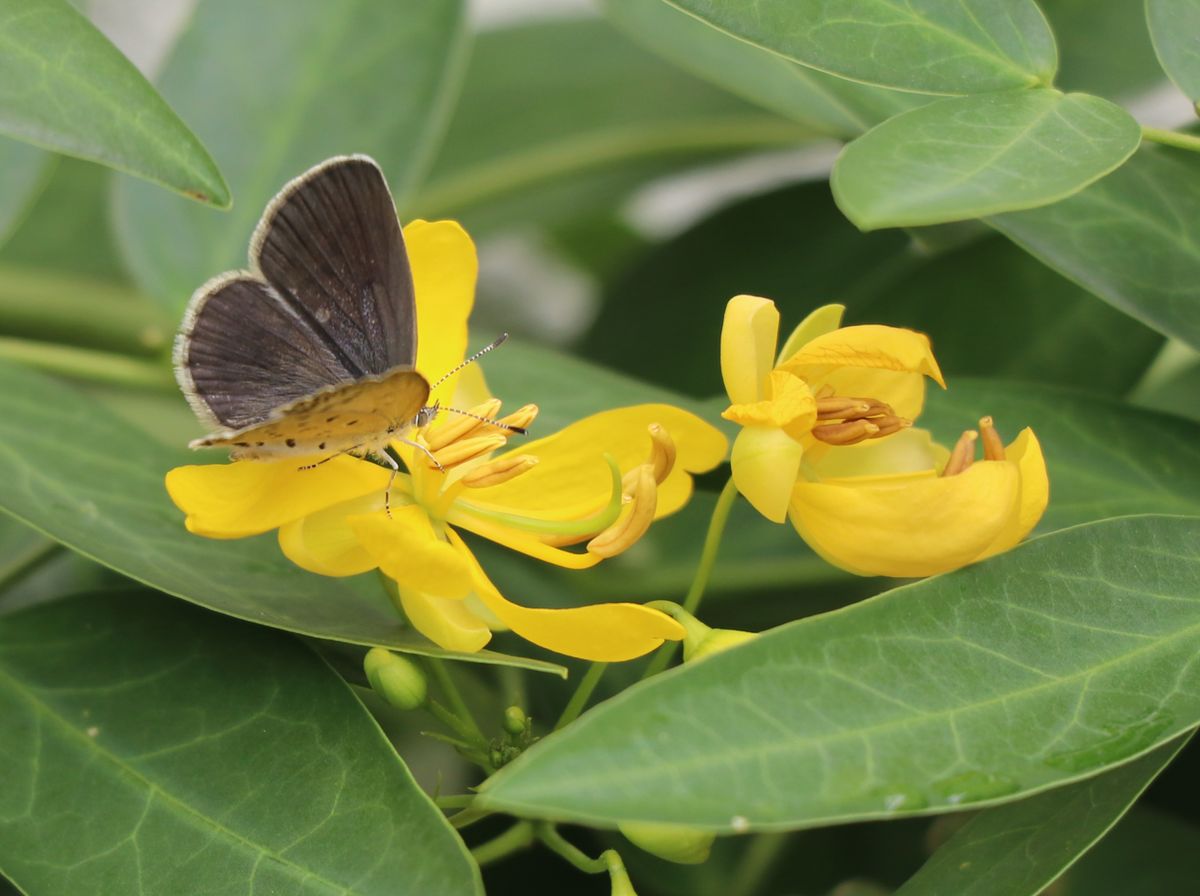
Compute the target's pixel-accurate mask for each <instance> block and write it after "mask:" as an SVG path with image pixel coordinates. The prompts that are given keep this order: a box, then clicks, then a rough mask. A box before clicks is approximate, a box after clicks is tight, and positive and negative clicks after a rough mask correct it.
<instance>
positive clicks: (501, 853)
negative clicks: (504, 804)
mask: <svg viewBox="0 0 1200 896" xmlns="http://www.w3.org/2000/svg"><path fill="white" fill-rule="evenodd" d="M532 844H533V823H532V822H529V821H518V822H517V823H516V824H514V825H513V826H512V827H511V828H509V829H508V830H507V831H505V832H504V833H503V834H501V835H500V836H499V837H496V838H494V839H492V840H488V841H487V842H486V843H481V844H480V845H479V846H476V847H475V848H474V849H473V850H471V856H472V857H473V858H474V859H475V861H476V863H477V864H478V865H479V866H480V867H482V866H484V865H490V864H491V863H492V862H498V861H500V859H503V858H504V857H505V856H509V855H512V854H513V853H514V852H517V851H519V850H522V849H525V848H527V847H529V846H531V845H532Z"/></svg>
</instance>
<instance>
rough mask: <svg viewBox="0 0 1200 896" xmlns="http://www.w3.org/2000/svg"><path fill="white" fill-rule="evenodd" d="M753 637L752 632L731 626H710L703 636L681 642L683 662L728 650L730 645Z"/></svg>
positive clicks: (742, 642)
mask: <svg viewBox="0 0 1200 896" xmlns="http://www.w3.org/2000/svg"><path fill="white" fill-rule="evenodd" d="M753 637H756V635H755V633H754V632H740V631H738V630H736V629H732V628H710V629H709V630H708V634H706V635H705V636H704V637H702V638H698V639H696V640H695V641H692V640H691V639H689V640H686V641H684V642H683V660H684V662H693V661H695V660H699V659H703V658H704V657H706V656H709V655H711V654H714V653H720V652H721V651H722V650H728V649H729V648H730V647H736V646H737V645H739V644H744V643H745V642H746V641H749V640H750V639H751V638H753Z"/></svg>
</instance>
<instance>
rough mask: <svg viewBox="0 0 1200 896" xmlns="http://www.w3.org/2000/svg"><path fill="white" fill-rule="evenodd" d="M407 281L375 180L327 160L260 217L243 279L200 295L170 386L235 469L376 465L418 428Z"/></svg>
mask: <svg viewBox="0 0 1200 896" xmlns="http://www.w3.org/2000/svg"><path fill="white" fill-rule="evenodd" d="M416 347H417V332H416V312H415V307H414V299H413V286H412V275H411V272H410V270H409V265H408V256H407V253H406V251H405V248H404V240H403V236H402V234H401V230H400V224H399V221H398V220H397V218H396V211H395V206H394V204H393V202H392V198H391V194H390V192H389V190H388V187H387V182H386V181H385V180H384V177H383V174H382V172H381V171H380V170H379V167H378V166H377V165H376V164H375V162H374V161H372V160H371V159H369V158H367V157H365V156H339V157H336V158H333V159H329V160H328V161H326V162H323V163H322V164H320V165H318V166H316V167H315V168H313V169H311V170H309V171H307V172H305V173H304V174H302V175H301V176H300V177H298V178H296V179H295V180H293V181H291V182H290V183H289V184H288V185H287V186H285V187H284V188H283V190H282V191H280V193H279V195H278V196H276V197H275V199H273V200H272V201H271V203H270V204H268V206H267V209H266V211H265V212H264V213H263V217H262V220H261V221H260V222H259V225H258V227H257V228H256V230H255V232H254V236H253V237H252V239H251V241H250V270H247V271H232V272H229V273H226V274H222V275H220V276H218V277H214V278H213V279H212V280H209V281H208V282H207V283H205V284H204V285H203V286H201V287H200V289H198V290H197V291H196V293H195V294H194V295H193V296H192V299H191V302H190V303H189V305H188V310H187V313H186V314H185V317H184V322H183V326H182V328H181V331H180V334H179V337H178V339H177V340H176V343H175V370H176V376H177V378H178V380H179V384H180V386H181V388H182V389H183V392H184V394H185V395H186V396H187V398H188V401H189V403H190V404H191V405H192V408H193V409H194V410H195V411H196V414H197V416H199V417H200V419H201V420H202V421H204V422H205V423H206V424H208V425H209V426H210V427H211V428H212V429H213V431H212V432H211V433H210V434H209V435H208V436H205V437H204V438H201V439H197V440H195V441H193V442H192V443H191V447H193V448H206V447H228V448H230V449H231V455H232V456H233V457H234V458H237V459H246V460H271V459H277V458H281V457H289V456H297V457H299V456H312V455H317V454H325V455H328V456H334V455H336V454H339V453H346V452H348V453H353V454H367V453H371V452H376V453H377V452H379V451H381V450H382V449H383V448H384V447H385V446H386V445H387V443H388V442H389V441H390V440H391V439H394V438H400V437H402V436H403V433H404V432H405V431H406V430H408V429H410V428H411V427H413V426H415V425H418V424H419V422H420V421H421V419H422V410H423V409H424V408H425V404H426V402H427V401H428V399H429V391H430V389H429V383H428V381H426V379H425V378H424V377H423V376H422V375H421V374H420V373H418V372H417V371H416V369H415V362H416Z"/></svg>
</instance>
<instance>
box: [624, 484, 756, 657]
mask: <svg viewBox="0 0 1200 896" xmlns="http://www.w3.org/2000/svg"><path fill="white" fill-rule="evenodd" d="M737 495H738V491H737V486H735V485H734V484H733V479H732V478H730V480H729V481H728V482H726V483H725V487H724V488H723V489H721V494H720V496H719V497H718V498H717V504H716V506H715V507H714V508H713V512H712V517H711V518H710V519H709V521H708V532H707V533H705V536H704V547H703V548H702V549H701V551H700V562H699V563H698V564H697V565H696V573H695V575H694V576H693V577H692V585H691V587H690V588H688V592H687V596H686V597H684V599H683V609H684V611H685V612H687V613H690V614H691V615H693V616H694V615H696V609H697V608H698V607H699V606H700V598H702V597H704V589H705V588H707V587H708V580H709V577H710V576H711V575H712V571H713V566H714V565H716V562H717V552H718V551H719V550H720V548H721V538H722V537H723V536H724V535H725V524H726V523H728V522H729V513H730V511H731V510H733V505H734V502H735V500H736V499H737ZM678 649H679V642H677V641H668V642H667V643H666V644H664V645H663V646H662V647H660V648H659V650H658V653H656V654H655V655H654V659H652V660H651V661H650V664H649V665H648V666H646V671H645V672H643V673H642V679H643V680H644V679H647V678H650V677H651V676H652V675H657V674H658V673H659V672H661V671H662V670H663V669H665V668H667V666H668V665H670V663H671V660H672V659H673V658H674V657H675V651H676V650H678Z"/></svg>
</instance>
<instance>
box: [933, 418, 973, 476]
mask: <svg viewBox="0 0 1200 896" xmlns="http://www.w3.org/2000/svg"><path fill="white" fill-rule="evenodd" d="M978 438H979V433H977V432H976V431H975V430H973V429H968V430H967V431H966V432H964V433H963V434H962V435H961V436H959V439H958V442H957V443H955V445H954V450H953V451H951V452H950V459H949V460H948V461H946V468H945V469H944V470H942V475H943V476H957V475H958V474H959V473H962V472H963V471H964V470H966V469H968V468H969V467H970V466H971V464H973V463H974V462H975V442H976V440H977V439H978Z"/></svg>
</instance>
